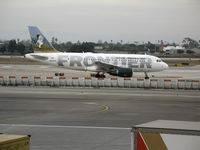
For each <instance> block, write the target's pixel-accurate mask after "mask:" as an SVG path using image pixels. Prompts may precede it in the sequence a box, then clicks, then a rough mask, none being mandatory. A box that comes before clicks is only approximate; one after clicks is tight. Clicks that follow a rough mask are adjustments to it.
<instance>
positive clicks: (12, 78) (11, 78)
mask: <svg viewBox="0 0 200 150" xmlns="http://www.w3.org/2000/svg"><path fill="white" fill-rule="evenodd" d="M8 82H9V83H8V85H14V86H15V85H17V80H16V76H9V81H8Z"/></svg>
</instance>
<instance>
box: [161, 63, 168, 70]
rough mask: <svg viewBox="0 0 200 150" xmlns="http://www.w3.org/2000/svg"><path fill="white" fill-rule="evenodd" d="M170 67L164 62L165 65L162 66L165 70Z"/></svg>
mask: <svg viewBox="0 0 200 150" xmlns="http://www.w3.org/2000/svg"><path fill="white" fill-rule="evenodd" d="M168 67H169V66H168V64H166V63H164V62H163V65H162V68H163V70H166V69H168Z"/></svg>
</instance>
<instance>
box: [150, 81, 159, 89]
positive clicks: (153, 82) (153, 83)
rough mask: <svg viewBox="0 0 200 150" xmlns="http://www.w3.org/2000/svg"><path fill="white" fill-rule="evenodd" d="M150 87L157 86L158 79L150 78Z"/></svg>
mask: <svg viewBox="0 0 200 150" xmlns="http://www.w3.org/2000/svg"><path fill="white" fill-rule="evenodd" d="M150 87H151V88H158V80H157V79H150Z"/></svg>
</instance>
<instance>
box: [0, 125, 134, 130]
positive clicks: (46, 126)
mask: <svg viewBox="0 0 200 150" xmlns="http://www.w3.org/2000/svg"><path fill="white" fill-rule="evenodd" d="M0 126H11V127H40V128H72V129H105V130H131V128H120V127H95V126H59V125H31V124H0Z"/></svg>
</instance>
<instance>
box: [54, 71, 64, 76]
mask: <svg viewBox="0 0 200 150" xmlns="http://www.w3.org/2000/svg"><path fill="white" fill-rule="evenodd" d="M64 75H65V74H64V73H59V72H56V73H55V76H64Z"/></svg>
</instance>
